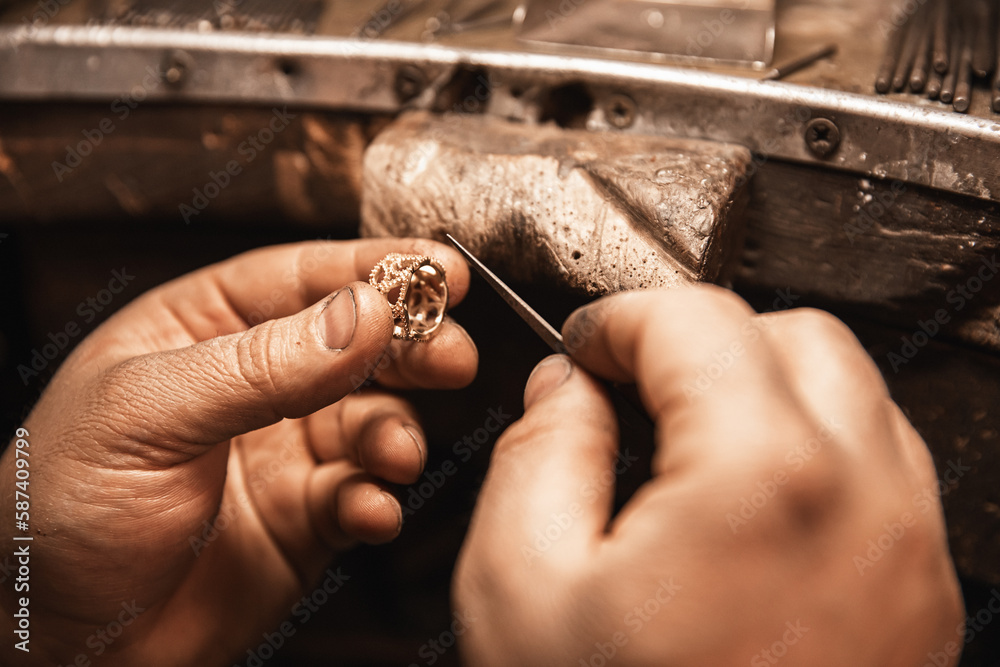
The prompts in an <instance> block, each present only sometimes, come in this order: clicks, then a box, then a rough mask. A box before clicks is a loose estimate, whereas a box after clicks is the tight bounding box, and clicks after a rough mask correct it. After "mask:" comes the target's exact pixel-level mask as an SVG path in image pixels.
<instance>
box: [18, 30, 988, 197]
mask: <svg viewBox="0 0 1000 667" xmlns="http://www.w3.org/2000/svg"><path fill="white" fill-rule="evenodd" d="M181 55H183V57H180V56H181ZM172 59H173V60H178V59H179V60H182V61H184V63H186V65H185V68H186V70H187V72H186V74H185V76H184V77H183V79H182V80H180V81H179V82H177V83H176V84H173V85H167V84H166V83H163V82H162V81H161V80H160V79H159V78H158V75H162V73H163V64H164V62H169V61H171V60H172ZM459 71H466V72H478V73H479V74H478V76H481V77H482V81H483V83H482V85H480V86H477V87H476V88H475V90H476V91H481V94H482V97H481V99H480V98H478V97H475V96H473V97H472V98H470V99H465V100H462V99H460V100H458V101H457V102H455V103H454V105H453V106H448V107H447V108H448V109H449V110H452V109H453V110H457V111H463V110H465V111H479V112H486V113H494V114H497V115H501V116H504V117H508V118H514V119H517V120H523V121H526V122H533V121H537V120H539V106H538V104H536V103H535V102H533V101H532V100H531V99H530V98H529V97H528V96H525V91H535V92H536V94H544V93H545V91H551V90H553V89H558V88H559V87H562V86H567V85H573V86H576V87H578V88H580V89H582V90H583V91H585V93H586V96H587V97H588V99H589V100H590V101H591V102H592V104H591V105H590V106H588V107H587V108H586V109H584V110H583V112H584V113H585V119H584V122H585V125H584V126H585V127H586V128H587V129H591V130H601V131H615V130H617V131H625V132H636V133H640V134H654V135H664V136H673V137H686V138H693V139H712V140H716V141H725V142H732V143H738V144H741V145H744V146H746V147H748V148H750V149H751V150H753V151H755V152H756V153H758V154H760V155H761V156H762V157H761V158H760V159H762V160H765V159H769V158H771V157H775V158H780V159H783V160H790V161H797V162H803V163H814V164H823V165H825V166H828V167H832V168H837V169H844V170H849V171H851V172H854V173H858V174H863V175H868V176H873V177H876V178H883V179H898V180H900V181H903V182H907V183H914V184H919V185H925V186H929V187H932V188H937V189H939V190H944V191H949V192H955V193H960V194H965V195H971V196H974V197H978V198H981V199H986V200H991V201H1000V162H998V161H997V159H996V156H997V155H1000V123H998V122H996V121H993V120H989V119H985V118H978V117H972V116H962V115H959V114H955V113H948V112H945V111H939V110H937V109H933V108H927V107H917V106H914V105H910V104H903V103H900V102H896V101H893V100H890V99H879V98H874V97H872V96H869V95H862V94H854V93H847V92H839V91H833V90H825V89H820V88H815V87H810V86H801V85H795V84H791V83H784V82H762V81H755V80H752V79H748V78H742V77H736V76H727V75H722V74H716V73H711V72H702V71H695V70H690V69H681V68H674V67H664V66H659V65H647V64H639V63H628V62H619V61H610V60H597V59H588V58H576V57H569V56H554V55H545V54H532V53H511V52H504V51H482V50H472V49H461V48H446V47H440V46H421V45H416V44H407V43H397V42H388V41H381V40H375V41H366V40H360V39H336V38H319V37H316V38H312V37H295V36H281V35H248V34H239V33H209V34H199V33H194V32H185V31H174V30H148V29H136V28H103V27H84V26H60V27H54V28H53V27H48V28H43V29H39V30H36V31H29V30H26V29H18V28H15V29H8V30H0V99H4V98H5V99H18V100H73V99H77V100H96V101H107V102H109V103H111V102H113V101H114V100H116V99H117V98H120V97H122V96H123V95H130V96H132V97H133V98H134V99H136V100H137V101H142V102H145V101H147V100H149V101H158V102H185V103H190V102H220V103H234V102H235V103H248V104H259V105H273V104H280V105H294V106H299V107H317V108H326V109H342V110H354V111H361V112H371V113H395V112H398V111H399V110H400V109H401V108H403V106H404V100H401V99H400V97H399V95H398V89H397V82H398V80H399V77H400V74H401V73H403V72H407V73H409V75H411V76H412V75H413V74H416V75H417V76H416V79H415V85H416V86H417V88H418V89H419V90H422V92H421V93H420V94H419V95H417V96H416V97H415V99H412V100H409V101H407V102H406V104H407V105H408V106H410V107H411V108H421V107H424V108H437V107H440V102H439V100H438V96H437V94H436V93H437V91H438V90H439V89H440V86H442V85H445V84H446V83H447V82H448V81H449V80H451V78H452V77H453V76H454V75H455V74H456V73H457V72H459ZM478 94H479V93H474V95H478ZM140 96H141V100H140V99H139V98H140ZM625 100H627V101H628V103H629V104H625V105H624V106H626V107H628V111H629V113H628V114H624V115H618V110H619V109H621V108H622V104H624V101H625ZM467 102H472V103H473V104H471V106H469V105H468V104H466V103H467ZM817 118H824V119H827V120H828V121H830V122H831V123H833V124H834V125H836V127H837V128H838V134H839V139H840V141H839V144H838V145H837V147H836V149H835V150H834V151H833V152H831V153H830V154H828V155H824V156H818V155H817V154H816V153H814V152H813V151H812V150H810V147H809V141H808V139H809V137H810V133H809V132H808V130H809V129H810V123H811V121H813V120H814V119H817ZM625 121H627V122H625Z"/></svg>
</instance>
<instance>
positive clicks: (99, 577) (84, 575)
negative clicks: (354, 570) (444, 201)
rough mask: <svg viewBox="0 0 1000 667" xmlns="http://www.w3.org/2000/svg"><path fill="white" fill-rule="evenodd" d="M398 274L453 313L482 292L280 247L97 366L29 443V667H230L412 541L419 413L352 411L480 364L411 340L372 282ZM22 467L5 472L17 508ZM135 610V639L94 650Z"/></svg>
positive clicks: (429, 247)
mask: <svg viewBox="0 0 1000 667" xmlns="http://www.w3.org/2000/svg"><path fill="white" fill-rule="evenodd" d="M389 252H401V253H413V254H422V255H432V256H434V257H436V258H437V259H439V260H440V261H441V262H442V263H443V265H444V266H445V269H446V271H447V276H448V281H449V287H450V294H451V302H452V303H453V304H454V303H456V302H458V301H460V300H461V299H462V298H463V297H464V295H465V293H466V291H467V290H468V282H469V275H468V269H467V267H466V264H465V262H464V261H463V260H462V259H461V257H460V256H459V255H457V254H456V253H455V251H453V250H452V249H450V248H447V247H445V246H443V245H440V244H437V243H432V242H429V241H405V240H397V239H393V240H381V241H356V242H344V243H334V242H319V243H304V244H296V245H289V246H280V247H273V248H266V249H262V250H258V251H254V252H251V253H248V254H245V255H241V256H239V257H236V258H234V259H232V260H229V261H227V262H223V263H221V264H217V265H215V266H211V267H208V268H206V269H203V270H201V271H198V272H195V273H193V274H190V275H187V276H184V277H182V278H180V279H178V280H175V281H173V282H170V283H168V284H166V285H163V286H161V287H159V288H157V289H155V290H153V291H151V292H149V293H147V294H145V295H144V296H142V297H141V298H139V299H137V300H136V301H135V302H133V303H131V304H129V305H128V306H127V307H125V308H124V309H122V311H121V312H119V313H118V314H116V315H115V316H114V317H112V318H111V319H109V320H108V321H107V322H106V323H105V324H104V325H102V326H101V327H100V328H98V329H97V330H96V331H95V332H94V333H93V334H91V335H90V336H89V337H88V338H87V339H86V340H84V341H83V342H82V343H81V344H80V345H79V347H78V348H77V349H76V350H75V351H74V352H73V354H72V355H71V356H70V357H69V358H68V359H67V360H66V362H65V363H64V364H63V366H62V367H61V368H60V369H59V371H58V373H57V374H56V376H55V377H54V378H53V380H52V382H51V383H50V385H49V386H48V388H47V389H46V391H45V393H44V394H43V396H42V398H41V400H40V401H39V403H38V405H37V406H36V407H35V409H34V411H33V412H32V413H31V416H30V417H29V419H28V420H27V422H26V423H25V424H24V426H25V428H26V429H27V431H28V432H29V433H30V437H29V439H28V440H29V442H30V448H29V450H28V451H29V452H30V470H31V477H30V495H31V498H32V506H31V510H32V511H31V527H32V534H33V536H34V541H33V542H31V543H30V553H31V581H30V586H31V588H30V605H31V606H30V614H31V628H32V634H31V644H30V647H31V649H32V652H31V654H23V653H20V652H17V653H16V654H12V656H16V658H17V664H31V660H34V661H36V662H37V664H47V665H51V664H54V663H60V664H63V663H65V664H75V663H74V661H75V660H76V656H79V655H84V657H85V658H86V659H88V660H89V659H90V658H92V657H93V656H95V655H96V650H97V649H100V652H101V653H102V654H103V656H102V658H101V660H102V662H101V664H107V663H106V662H105V661H110V662H111V663H113V664H128V665H131V664H142V665H213V664H223V663H226V661H228V660H231V659H234V658H236V657H238V655H239V654H240V653H241V652H242V651H243V650H244V649H245V648H246V647H247V646H248V645H250V644H251V643H257V642H259V641H260V636H261V633H263V632H264V631H267V630H270V629H272V628H273V627H274V626H275V625H277V624H278V623H279V622H280V621H281V619H282V618H284V617H285V616H287V615H288V614H289V610H290V609H291V608H292V605H293V604H294V603H295V601H296V600H297V599H298V598H299V597H300V596H301V595H302V593H303V592H304V591H305V590H307V589H308V587H310V586H311V585H312V584H313V583H314V581H315V580H316V579H318V578H319V577H320V575H321V573H322V572H323V570H324V568H325V567H326V565H327V563H328V561H329V559H330V557H331V555H332V554H333V553H334V552H336V551H338V550H342V549H345V548H347V547H348V546H350V545H351V544H352V543H354V542H356V541H359V540H360V541H364V542H369V543H380V542H386V541H388V540H391V539H393V538H394V537H395V536H396V535H397V534H398V532H399V530H400V527H401V523H402V513H401V507H400V505H399V502H398V501H397V500H396V499H395V498H394V497H392V495H391V494H390V493H389V492H388V491H387V490H386V486H385V484H384V482H392V483H410V482H413V481H415V480H416V479H417V477H418V476H419V474H420V473H421V472H422V469H423V465H424V461H425V458H426V443H425V442H424V438H423V435H422V432H421V430H420V426H419V425H418V421H417V417H416V415H415V414H414V411H413V409H412V408H411V407H410V406H409V405H408V404H407V403H406V402H404V401H403V400H401V399H399V398H396V397H394V396H392V395H390V394H387V393H383V392H378V391H368V390H365V391H362V392H358V393H352V392H353V391H354V390H355V388H356V387H357V386H358V385H359V384H361V383H362V382H363V381H364V380H366V379H367V378H368V377H369V376H370V375H372V373H373V372H375V373H376V376H377V379H378V382H379V384H381V385H382V386H383V387H390V388H403V387H428V388H458V387H461V386H464V385H466V384H468V383H469V382H470V381H471V380H472V378H473V377H474V375H475V372H476V366H477V362H478V357H477V352H476V349H475V346H474V345H473V343H472V341H471V340H470V339H469V337H468V335H467V334H466V333H465V332H464V330H462V328H461V327H459V326H458V325H457V324H455V323H454V322H452V321H450V320H446V322H445V324H444V325H443V328H442V330H440V332H439V333H438V334H437V335H436V336H435V337H434V338H433V339H432V340H431V341H429V342H424V343H418V344H414V343H403V342H401V341H395V340H392V328H393V322H392V316H391V314H390V309H389V305H388V303H387V301H386V299H385V297H384V296H383V295H381V294H380V293H379V292H377V291H376V290H375V289H374V288H372V287H370V286H369V285H368V284H367V283H363V282H357V281H359V280H364V279H366V278H367V275H368V272H369V271H370V270H371V267H372V266H374V265H375V263H376V262H377V261H378V260H379V259H381V258H382V257H383V256H384V255H386V254H387V253H389ZM331 293H335V295H333V296H331ZM272 311H273V312H272ZM264 316H267V320H266V321H263V322H262V323H260V324H259V325H257V326H252V327H251V326H250V325H251V324H255V323H257V322H260V321H261V320H262V319H264ZM13 459H14V456H13V448H10V449H8V451H7V452H6V454H5V456H4V457H3V459H2V461H0V497H2V498H3V502H4V507H10V508H13V507H14V482H15V475H14V461H13ZM216 517H218V520H217V521H216ZM13 527H14V521H13V517H11V518H10V520H9V521H4V523H3V528H2V531H3V534H2V535H0V539H2V540H3V541H4V543H6V544H10V543H11V531H12V530H13ZM10 581H12V580H9V581H8V585H7V586H6V587H5V590H4V599H3V601H2V604H3V606H4V608H5V610H6V611H5V613H3V614H2V615H0V616H2V617H3V618H4V619H5V620H4V621H3V623H9V622H10V615H11V613H12V612H11V611H9V610H10V609H12V608H13V603H12V601H13V599H16V598H17V597H18V596H19V595H20V594H14V593H13V591H12V590H11V589H10ZM123 604H124V605H125V607H127V608H130V609H131V610H132V611H131V612H130V613H131V614H132V615H133V616H135V617H134V620H133V619H132V618H131V617H130V619H129V627H128V628H127V630H126V631H125V632H124V633H122V635H121V637H120V638H117V639H116V640H115V641H114V642H113V643H111V644H107V643H105V642H104V640H103V639H99V640H96V641H95V640H94V634H93V633H94V632H95V629H100V628H106V627H108V626H109V622H112V621H114V619H116V618H118V617H119V616H120V614H121V613H122V609H123ZM137 609H138V610H141V613H138V615H136V611H135V610H137ZM5 636H7V637H8V640H5V641H4V643H3V645H4V648H3V649H0V651H6V650H9V649H10V646H11V643H12V642H11V641H10V640H9V638H10V637H13V634H12V633H11V632H9V630H8V631H7V632H5ZM88 640H89V641H90V643H87V642H88Z"/></svg>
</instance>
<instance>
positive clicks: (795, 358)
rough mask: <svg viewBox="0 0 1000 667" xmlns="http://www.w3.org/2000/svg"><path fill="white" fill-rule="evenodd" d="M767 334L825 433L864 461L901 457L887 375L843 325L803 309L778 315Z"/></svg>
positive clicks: (825, 314) (794, 388)
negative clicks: (878, 455)
mask: <svg viewBox="0 0 1000 667" xmlns="http://www.w3.org/2000/svg"><path fill="white" fill-rule="evenodd" d="M763 333H764V335H765V336H767V338H768V339H769V340H770V341H771V342H772V344H773V345H774V346H775V347H777V348H780V350H781V354H780V355H778V356H777V359H778V362H779V363H780V364H781V365H782V367H783V368H784V369H785V373H784V375H785V378H786V380H787V382H788V384H789V385H790V386H791V387H792V389H793V391H794V392H795V394H796V395H797V396H798V397H799V399H800V401H801V403H802V404H803V406H804V407H805V408H806V409H807V410H808V411H809V412H810V413H811V414H812V416H813V419H814V421H815V422H816V423H819V424H823V425H824V426H825V427H826V431H825V433H828V434H830V435H831V436H832V435H836V436H837V438H838V441H839V442H840V443H841V444H842V445H843V446H845V447H846V448H847V449H848V451H851V452H852V453H853V454H854V455H855V456H856V457H857V458H859V459H860V458H862V457H866V456H872V455H873V454H875V453H877V452H882V453H887V452H888V453H893V454H899V453H901V450H900V447H901V446H902V440H901V439H900V438H897V437H896V433H895V431H896V429H895V425H894V423H893V413H892V410H891V408H892V407H894V406H893V405H892V401H891V399H890V398H889V391H888V389H887V388H886V385H885V382H884V380H883V379H882V374H881V373H880V372H879V370H878V368H877V367H876V366H875V363H874V362H873V361H872V360H871V357H869V356H868V354H867V353H866V352H865V350H864V348H863V347H862V346H861V343H859V342H858V339H857V338H855V336H854V334H853V333H852V332H851V330H850V329H848V328H847V326H846V325H844V323H843V322H841V321H840V320H838V319H837V318H835V317H833V316H832V315H830V314H829V313H825V312H823V311H819V310H812V309H806V308H800V309H796V310H790V311H785V312H783V313H780V314H775V315H774V316H772V317H771V319H770V323H769V325H768V327H767V328H766V329H764V331H763ZM822 444H823V442H822V441H820V442H818V443H815V446H822Z"/></svg>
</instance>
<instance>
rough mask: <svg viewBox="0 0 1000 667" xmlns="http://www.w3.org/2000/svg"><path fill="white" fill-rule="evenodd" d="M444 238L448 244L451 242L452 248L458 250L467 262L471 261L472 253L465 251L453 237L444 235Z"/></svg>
mask: <svg viewBox="0 0 1000 667" xmlns="http://www.w3.org/2000/svg"><path fill="white" fill-rule="evenodd" d="M444 236H445V238H447V239H448V241H449V242H451V244H452V245H453V246H455V249H456V250H458V251H459V252H460V253H462V255H464V256H465V259H466V260H467V261H472V253H471V252H469V251H468V250H466V249H465V246H463V245H462V244H461V243H459V242H458V241H457V240H456V239H455V237H454V236H452V235H451V234H445V235H444Z"/></svg>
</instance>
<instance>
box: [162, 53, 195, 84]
mask: <svg viewBox="0 0 1000 667" xmlns="http://www.w3.org/2000/svg"><path fill="white" fill-rule="evenodd" d="M192 69H194V59H193V58H192V57H191V56H189V55H188V54H187V53H185V52H184V51H181V50H180V49H175V50H173V51H171V52H170V53H168V54H167V55H166V57H165V58H164V59H163V70H162V72H161V76H162V77H163V82H164V83H166V84H167V85H168V86H172V87H174V88H180V87H181V86H183V85H184V82H185V81H186V80H187V78H188V75H189V74H190V73H191V70H192Z"/></svg>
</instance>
